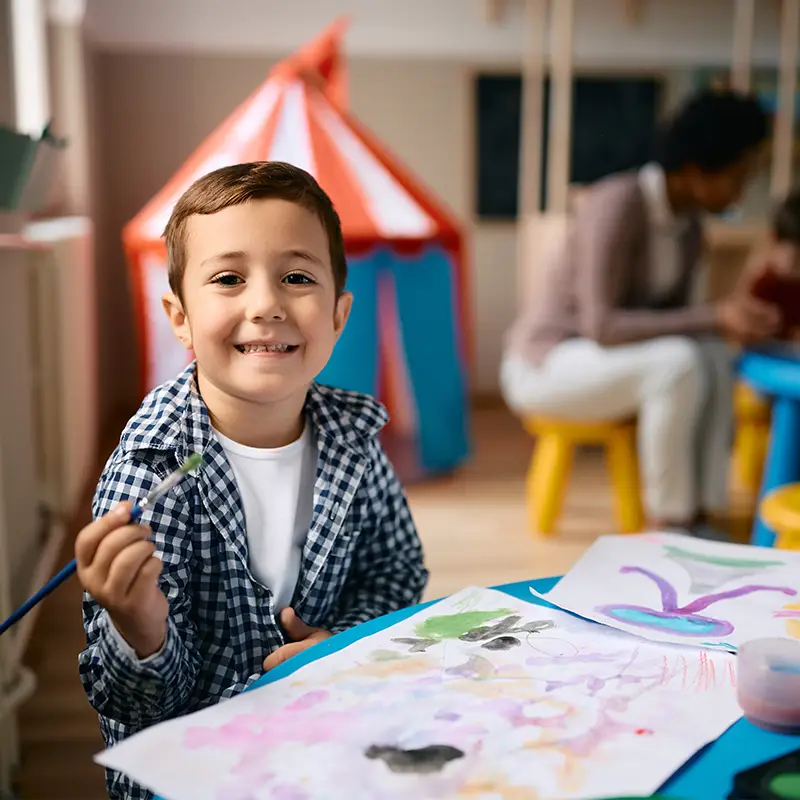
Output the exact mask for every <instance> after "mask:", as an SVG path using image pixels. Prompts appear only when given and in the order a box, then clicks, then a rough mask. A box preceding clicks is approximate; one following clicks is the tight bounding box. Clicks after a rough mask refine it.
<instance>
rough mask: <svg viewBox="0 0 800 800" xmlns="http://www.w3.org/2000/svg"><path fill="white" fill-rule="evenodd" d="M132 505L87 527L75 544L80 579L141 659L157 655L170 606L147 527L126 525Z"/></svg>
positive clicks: (109, 514)
mask: <svg viewBox="0 0 800 800" xmlns="http://www.w3.org/2000/svg"><path fill="white" fill-rule="evenodd" d="M130 513H131V504H130V503H121V504H120V505H119V506H117V507H116V508H114V509H113V510H112V511H110V512H109V513H108V514H106V515H105V516H104V517H101V518H100V519H97V520H95V521H94V522H92V523H91V524H90V525H87V526H86V527H85V528H84V529H83V530H82V531H81V532H80V533H79V534H78V538H77V539H76V541H75V559H76V561H77V562H78V578H79V580H80V582H81V583H82V584H83V588H84V589H86V591H87V592H89V594H90V595H92V597H93V598H94V599H95V600H96V601H97V602H98V603H99V604H100V605H101V606H103V608H105V609H106V610H107V611H108V613H109V615H110V617H111V619H112V620H113V621H114V625H115V626H116V628H117V630H118V631H119V632H120V633H121V634H122V636H123V638H124V639H125V641H127V642H128V644H129V645H130V646H131V647H132V648H133V649H134V650H135V651H136V655H137V656H138V657H139V658H147V657H148V656H151V655H153V654H154V653H157V652H158V651H159V650H160V649H161V646H162V645H163V644H164V639H165V638H166V634H167V617H168V615H169V604H168V602H167V598H166V597H165V596H164V593H163V592H162V591H161V589H160V588H159V585H158V578H159V575H160V574H161V566H162V565H161V561H160V560H159V559H158V558H156V557H155V556H154V555H153V553H154V552H155V545H154V544H153V543H152V542H150V541H148V539H149V536H150V528H149V527H147V526H146V525H128V524H126V523H127V522H128V521H129V520H130Z"/></svg>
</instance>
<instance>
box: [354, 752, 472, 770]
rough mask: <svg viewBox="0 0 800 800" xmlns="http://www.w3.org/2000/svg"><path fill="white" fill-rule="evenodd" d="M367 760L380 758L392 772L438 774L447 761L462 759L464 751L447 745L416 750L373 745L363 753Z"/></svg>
mask: <svg viewBox="0 0 800 800" xmlns="http://www.w3.org/2000/svg"><path fill="white" fill-rule="evenodd" d="M365 755H366V757H367V758H370V759H376V758H380V759H381V760H382V761H383V762H384V763H385V764H386V766H387V767H389V769H390V770H391V771H392V772H413V773H416V774H421V775H424V774H429V773H432V772H440V771H441V770H442V768H443V767H444V766H445V764H447V763H448V762H449V761H453V760H455V759H456V758H464V751H463V750H459V749H458V748H457V747H450V745H447V744H431V745H428V746H427V747H420V748H418V749H416V750H403V749H402V748H400V747H386V746H382V745H377V744H374V745H372V747H370V748H368V749H367V751H366V753H365Z"/></svg>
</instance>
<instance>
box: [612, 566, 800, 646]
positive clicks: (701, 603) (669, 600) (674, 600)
mask: <svg viewBox="0 0 800 800" xmlns="http://www.w3.org/2000/svg"><path fill="white" fill-rule="evenodd" d="M620 573H622V574H623V575H627V574H631V573H639V574H640V575H644V576H645V577H646V578H649V579H650V580H651V581H653V583H655V584H656V586H658V589H659V591H660V592H661V609H660V610H657V609H654V608H647V607H646V606H637V605H619V604H611V605H604V606H597V607H596V610H597V611H599V612H600V613H601V614H605V615H606V616H608V617H610V618H611V619H613V620H618V621H620V622H625V623H627V624H628V625H636V626H639V627H642V628H653V629H655V630H666V631H669V632H670V633H674V634H676V635H678V636H701V637H703V638H708V637H713V636H727V635H728V634H729V633H733V631H734V626H733V625H732V624H731V623H730V622H728V621H727V620H724V619H714V618H713V617H706V616H702V615H701V614H698V613H697V612H698V611H702V610H704V609H706V608H708V607H709V606H711V605H714V603H718V602H720V600H732V599H733V598H735V597H744V596H745V595H748V594H752V593H753V592H782V593H783V594H788V595H792V596H794V595H796V594H797V592H796V591H795V590H794V589H792V588H790V587H788V586H752V585H750V584H747V585H745V586H739V587H737V588H736V589H731V590H729V591H727V592H717V593H715V594H706V595H702V596H701V597H698V598H696V599H694V600H692V601H691V602H690V603H686V604H685V605H683V606H679V605H678V593H677V592H676V591H675V587H674V586H673V585H672V584H671V583H670V582H669V581H667V580H665V579H664V578H662V577H661V576H660V575H656V573H655V572H651V571H650V570H647V569H644V568H642V567H622V568H621V569H620Z"/></svg>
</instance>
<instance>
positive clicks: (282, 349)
mask: <svg viewBox="0 0 800 800" xmlns="http://www.w3.org/2000/svg"><path fill="white" fill-rule="evenodd" d="M240 349H241V351H242V352H243V353H286V352H288V350H289V345H288V344H243V345H241V347H240Z"/></svg>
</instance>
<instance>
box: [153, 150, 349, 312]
mask: <svg viewBox="0 0 800 800" xmlns="http://www.w3.org/2000/svg"><path fill="white" fill-rule="evenodd" d="M267 198H275V199H279V200H287V201H288V202H290V203H297V205H299V206H302V207H303V208H305V209H306V210H308V211H310V212H311V213H312V214H314V215H316V217H317V218H318V219H319V221H320V222H321V223H322V225H323V227H324V228H325V232H326V233H327V235H328V250H329V254H330V259H331V266H332V268H333V280H334V285H335V287H336V296H337V297H338V296H339V295H340V294H341V293H342V292H343V291H344V287H345V283H346V281H347V259H346V258H345V252H344V239H343V237H342V224H341V221H340V220H339V215H338V214H337V213H336V209H335V208H334V207H333V203H332V202H331V199H330V197H328V195H327V194H326V193H325V191H324V190H323V189H322V187H321V186H320V185H319V184H318V183H317V181H316V180H315V179H314V177H313V176H312V175H309V173H308V172H306V171H305V170H302V169H300V168H299V167H295V166H293V165H292V164H286V163H284V162H282V161H253V162H250V163H247V164H234V165H233V166H230V167H221V168H220V169H215V170H214V171H213V172H209V173H208V174H207V175H204V176H203V177H202V178H198V180H196V181H195V182H194V183H193V184H192V185H191V186H190V187H189V188H188V189H187V190H186V191H185V192H184V193H183V194H182V195H181V197H180V199H179V200H178V202H177V203H175V208H173V209H172V214H171V215H170V218H169V221H168V222H167V226H166V228H165V229H164V238H165V239H166V244H167V259H168V264H169V286H170V289H172V291H173V292H174V293H175V294H176V295H177V296H178V297H179V298H181V299H183V292H182V289H183V274H184V272H185V270H186V221H187V220H188V219H189V217H191V216H193V215H194V214H216V213H217V212H218V211H222V210H223V209H224V208H228V207H230V206H236V205H239V204H240V203H246V202H247V201H248V200H262V199H267Z"/></svg>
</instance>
